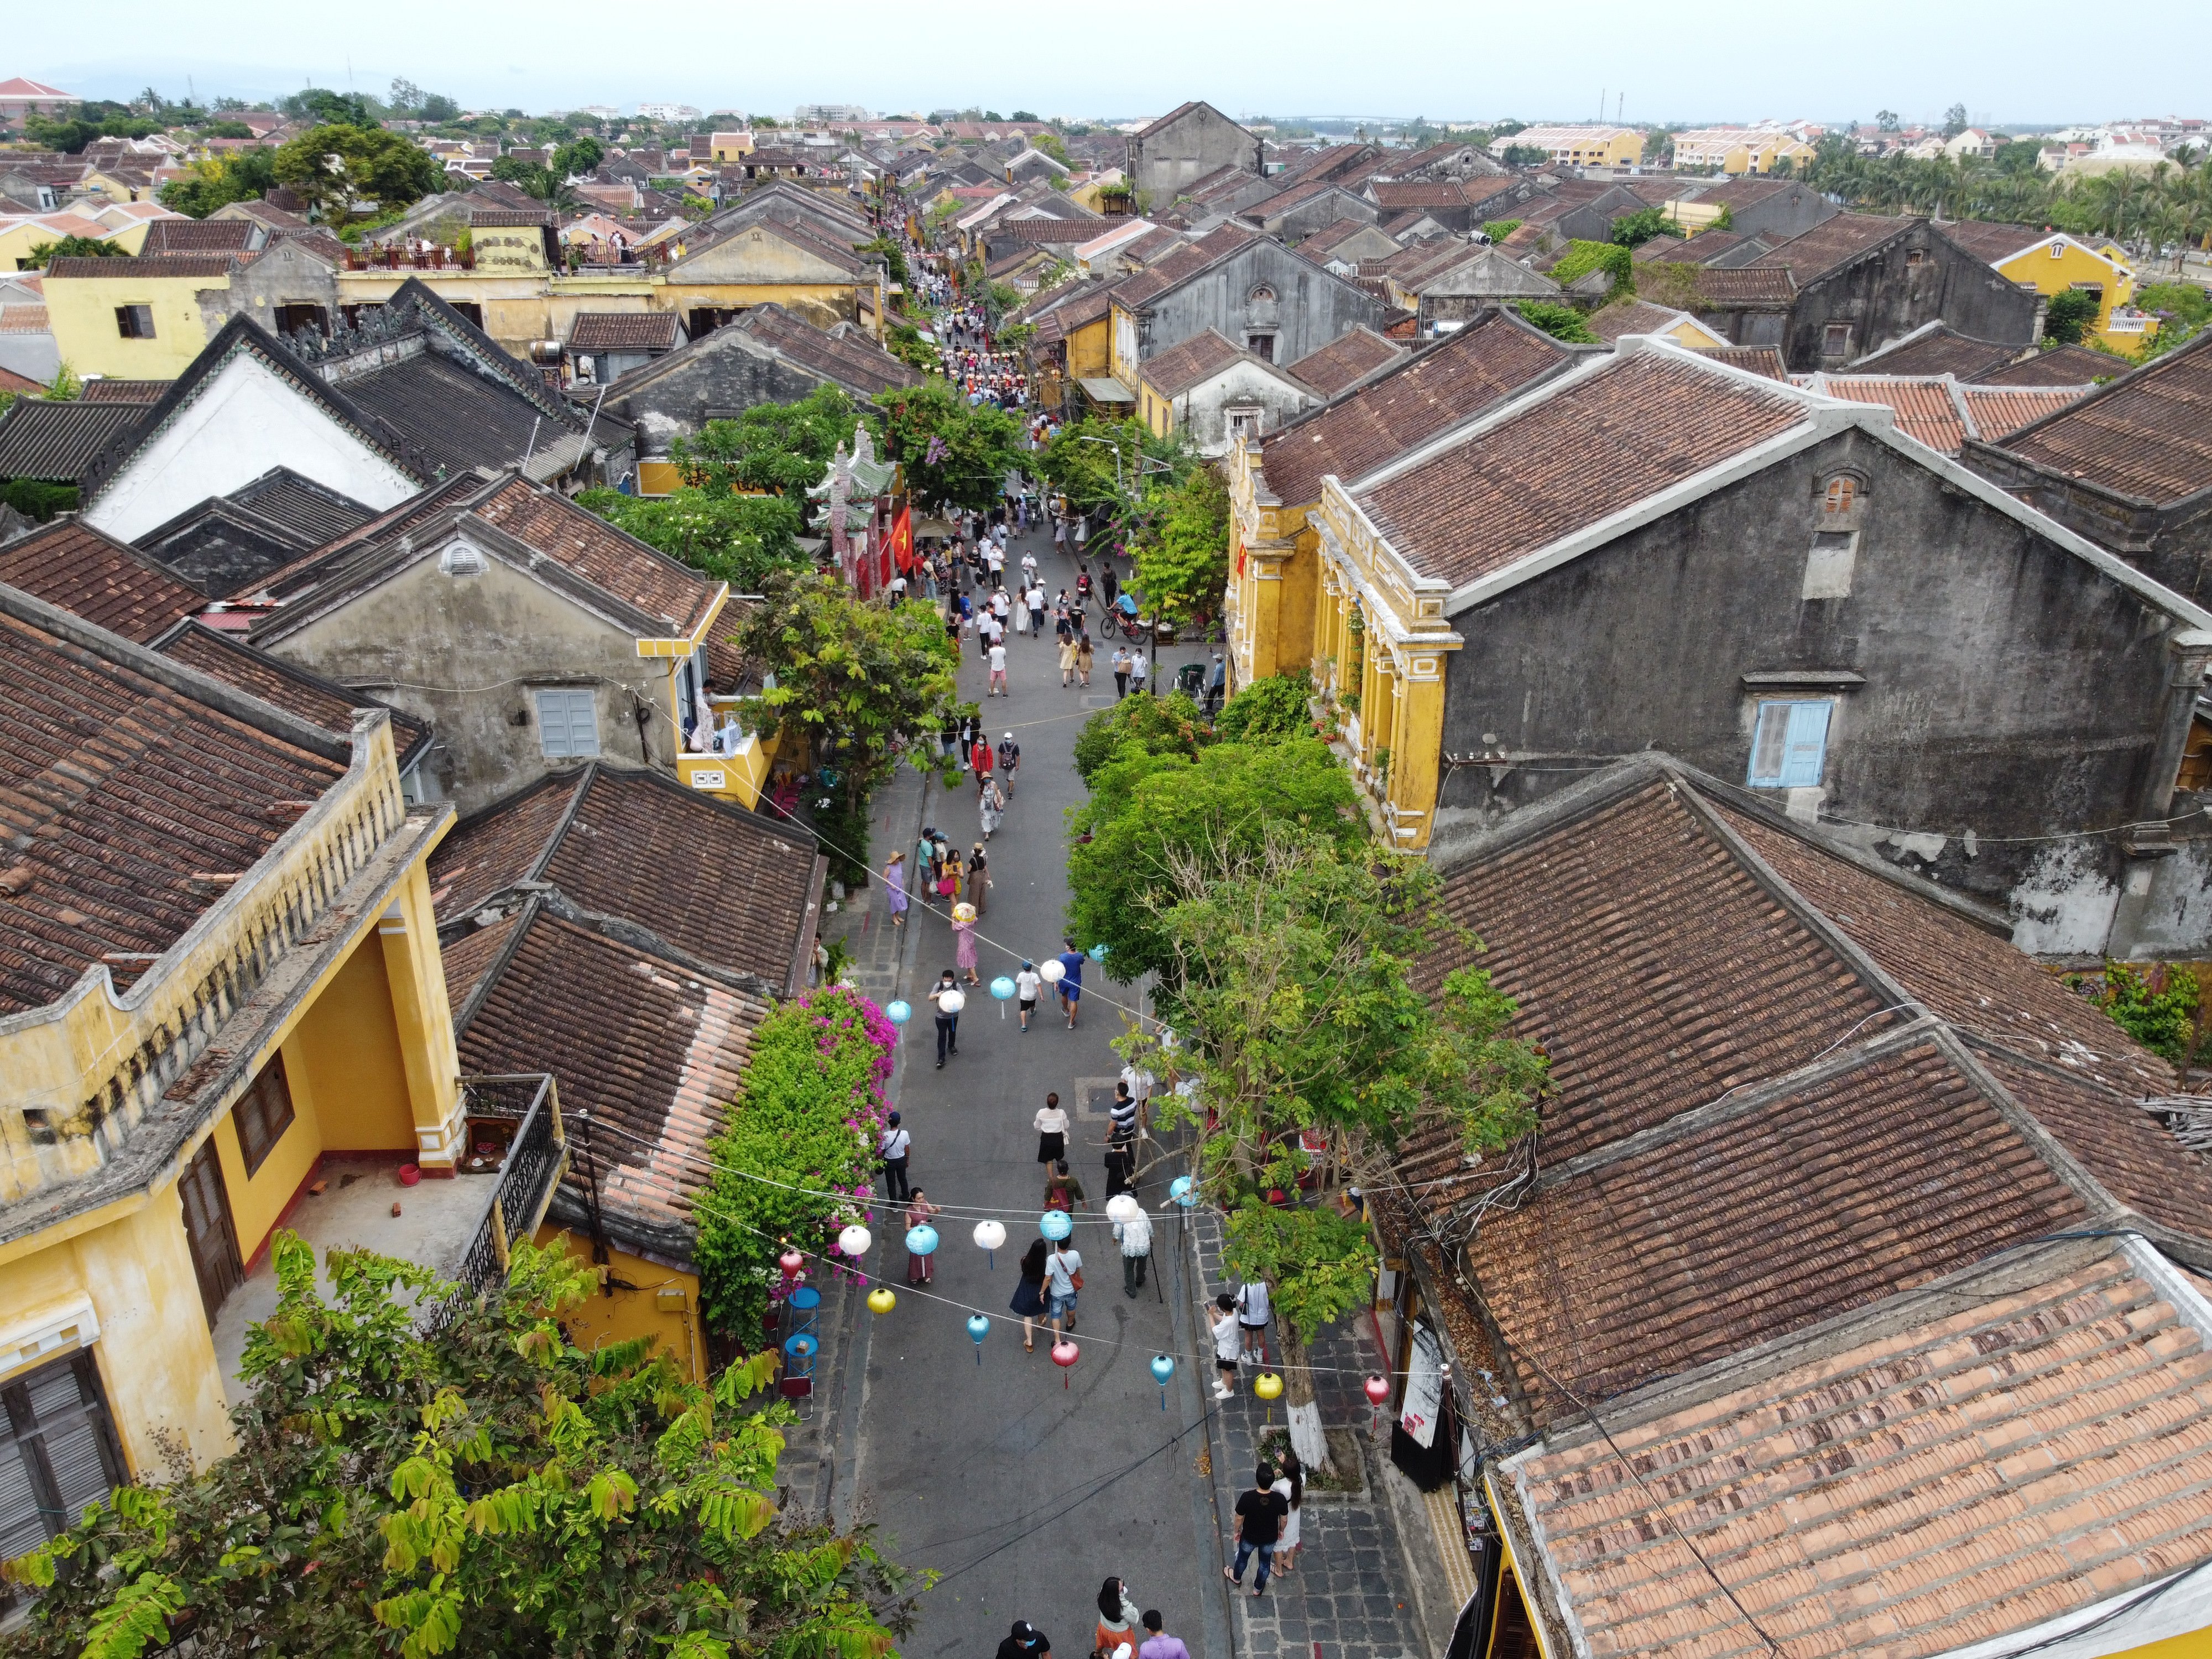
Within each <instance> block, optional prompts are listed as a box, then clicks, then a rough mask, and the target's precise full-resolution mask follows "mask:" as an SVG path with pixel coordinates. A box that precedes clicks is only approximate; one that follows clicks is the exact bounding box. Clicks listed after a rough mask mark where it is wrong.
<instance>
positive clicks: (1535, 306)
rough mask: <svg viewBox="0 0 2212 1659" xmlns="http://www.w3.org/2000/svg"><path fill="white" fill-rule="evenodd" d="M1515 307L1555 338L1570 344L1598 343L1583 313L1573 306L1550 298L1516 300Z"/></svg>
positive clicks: (1524, 316) (1525, 317)
mask: <svg viewBox="0 0 2212 1659" xmlns="http://www.w3.org/2000/svg"><path fill="white" fill-rule="evenodd" d="M1514 309H1516V311H1518V312H1519V313H1521V315H1522V317H1523V318H1524V319H1527V320H1528V321H1529V322H1531V323H1534V325H1536V326H1537V327H1538V328H1541V329H1542V330H1543V331H1544V332H1545V333H1547V334H1548V335H1550V336H1551V337H1553V339H1555V340H1565V342H1566V343H1568V344H1569V345H1595V344H1596V343H1598V340H1597V336H1596V335H1595V334H1593V333H1591V332H1590V329H1589V324H1588V323H1586V322H1584V321H1583V314H1582V313H1581V312H1579V311H1577V310H1576V309H1575V308H1574V307H1572V306H1563V305H1559V304H1557V303H1555V302H1553V301H1550V300H1516V301H1514Z"/></svg>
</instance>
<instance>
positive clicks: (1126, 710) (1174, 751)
mask: <svg viewBox="0 0 2212 1659" xmlns="http://www.w3.org/2000/svg"><path fill="white" fill-rule="evenodd" d="M1206 741H1207V738H1206V724H1205V721H1204V720H1203V719H1202V718H1201V717H1200V714H1199V712H1198V705H1197V704H1196V703H1194V702H1192V701H1191V700H1190V699H1189V698H1188V697H1187V696H1183V695H1182V694H1181V693H1180V692H1176V693H1173V694H1170V696H1164V697H1123V698H1122V699H1121V701H1119V702H1115V703H1112V704H1109V706H1108V707H1106V708H1102V709H1100V710H1099V711H1098V712H1097V714H1093V715H1092V716H1091V718H1090V719H1089V720H1085V721H1084V722H1083V729H1082V730H1081V731H1080V732H1077V733H1076V734H1075V770H1076V773H1077V775H1079V776H1080V777H1081V778H1082V780H1083V781H1084V782H1085V783H1089V782H1091V781H1092V780H1093V779H1094V778H1095V777H1097V774H1098V769H1099V768H1100V767H1102V766H1103V765H1105V764H1106V763H1107V762H1108V761H1109V760H1113V759H1115V757H1118V756H1119V755H1121V752H1122V750H1123V749H1124V747H1125V746H1133V748H1134V749H1135V750H1136V751H1137V752H1139V753H1140V754H1144V755H1181V756H1182V757H1185V758H1186V759H1188V758H1191V757H1195V756H1196V755H1197V753H1198V751H1199V750H1200V749H1202V748H1203V747H1205V745H1206Z"/></svg>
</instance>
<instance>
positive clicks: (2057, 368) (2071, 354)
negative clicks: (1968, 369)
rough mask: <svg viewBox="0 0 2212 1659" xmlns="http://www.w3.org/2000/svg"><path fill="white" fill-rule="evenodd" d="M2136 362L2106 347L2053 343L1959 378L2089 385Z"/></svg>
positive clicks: (2115, 377)
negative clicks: (2099, 349) (2028, 354)
mask: <svg viewBox="0 0 2212 1659" xmlns="http://www.w3.org/2000/svg"><path fill="white" fill-rule="evenodd" d="M2134 367H2135V366H2134V365H2133V364H2132V363H2130V362H2128V360H2127V359H2126V358H2124V357H2115V356H2113V355H2112V353H2111V352H2109V351H2093V350H2091V349H2089V348H2088V347H2087V346H2070V345H2069V346H2052V347H2051V348H2050V349H2048V350H2045V351H2039V352H2037V353H2036V354H2035V355H2034V356H2032V357H2027V358H2024V359H2022V360H2021V362H2007V363H2001V364H1999V365H1998V366H1997V367H1996V368H1990V369H1984V370H1983V371H1982V372H1981V373H1980V374H1960V377H1959V378H1960V380H1972V382H1974V384H1975V385H1977V386H2088V385H2090V384H2092V383H2093V382H2096V381H2100V380H2118V379H2119V378H2120V376H2122V375H2123V374H2127V373H2129V372H2130V370H2131V369H2132V368H2134Z"/></svg>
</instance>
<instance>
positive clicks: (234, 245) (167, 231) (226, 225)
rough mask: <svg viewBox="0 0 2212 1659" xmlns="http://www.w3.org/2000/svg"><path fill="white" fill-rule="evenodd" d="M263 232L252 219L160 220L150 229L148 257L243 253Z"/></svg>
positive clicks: (144, 250) (143, 250) (145, 249)
mask: <svg viewBox="0 0 2212 1659" xmlns="http://www.w3.org/2000/svg"><path fill="white" fill-rule="evenodd" d="M259 232H260V227H258V226H257V225H256V224H255V223H254V222H253V221H252V220H251V219H185V218H168V219H156V220H155V221H153V222H151V223H150V224H149V225H148V226H147V227H146V240H144V241H143V242H142V243H140V244H139V245H138V251H139V252H141V253H142V254H144V253H218V252H229V253H243V252H246V249H247V248H249V247H251V246H252V244H253V240H254V238H255V236H256V235H257V234H259Z"/></svg>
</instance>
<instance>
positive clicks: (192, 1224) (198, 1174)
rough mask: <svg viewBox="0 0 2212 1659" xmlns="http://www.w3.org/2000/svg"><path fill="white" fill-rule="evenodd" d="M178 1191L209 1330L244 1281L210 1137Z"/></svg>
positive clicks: (178, 1184) (189, 1167) (181, 1180)
mask: <svg viewBox="0 0 2212 1659" xmlns="http://www.w3.org/2000/svg"><path fill="white" fill-rule="evenodd" d="M177 1191H178V1195H179V1197H180V1198H182V1199H183V1200H184V1206H185V1241H186V1243H189V1244H190V1245H191V1253H192V1270H193V1272H194V1273H197V1275H198V1277H199V1281H200V1300H201V1301H202V1302H203V1303H204V1304H206V1306H207V1316H208V1324H209V1325H210V1327H212V1326H213V1325H214V1324H215V1316H216V1313H217V1312H218V1311H219V1310H221V1309H222V1304H223V1301H224V1299H225V1298H226V1297H228V1296H229V1295H230V1293H231V1292H232V1291H234V1290H236V1289H237V1288H238V1286H239V1285H240V1282H242V1281H243V1280H244V1279H245V1277H246V1274H245V1271H244V1269H243V1267H241V1266H240V1262H239V1259H238V1235H237V1234H236V1232H234V1231H233V1230H232V1227H231V1224H230V1199H229V1196H228V1194H226V1193H225V1192H224V1191H223V1186H222V1166H221V1165H220V1164H217V1163H216V1152H215V1138H214V1137H213V1136H212V1135H210V1137H209V1138H208V1139H206V1140H205V1141H204V1143H202V1145H201V1146H200V1149H199V1152H197V1154H196V1155H195V1156H194V1158H192V1161H191V1163H190V1164H186V1165H185V1173H184V1175H183V1176H181V1177H180V1178H179V1180H178V1182H177Z"/></svg>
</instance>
